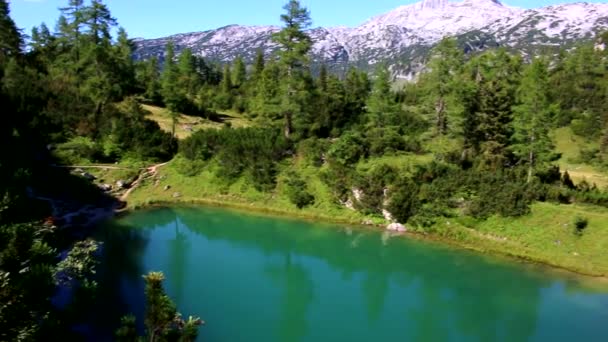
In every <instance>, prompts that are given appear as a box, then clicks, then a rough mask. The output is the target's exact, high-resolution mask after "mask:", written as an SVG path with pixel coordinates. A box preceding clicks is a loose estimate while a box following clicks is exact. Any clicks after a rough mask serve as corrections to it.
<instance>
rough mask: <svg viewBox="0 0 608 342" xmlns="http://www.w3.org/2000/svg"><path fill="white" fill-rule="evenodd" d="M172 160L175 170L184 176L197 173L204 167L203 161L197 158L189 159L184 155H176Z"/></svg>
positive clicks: (191, 175) (192, 175)
mask: <svg viewBox="0 0 608 342" xmlns="http://www.w3.org/2000/svg"><path fill="white" fill-rule="evenodd" d="M173 162H174V163H175V169H176V170H177V172H179V173H180V174H181V175H183V176H186V177H194V176H196V175H198V174H199V173H200V172H201V171H202V170H203V168H204V167H205V162H204V161H202V160H199V159H195V160H189V159H187V158H184V157H178V158H175V159H174V161H173Z"/></svg>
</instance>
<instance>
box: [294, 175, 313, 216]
mask: <svg viewBox="0 0 608 342" xmlns="http://www.w3.org/2000/svg"><path fill="white" fill-rule="evenodd" d="M288 177H289V178H288V179H287V186H288V188H287V197H289V201H291V203H293V204H294V205H295V206H296V207H298V209H302V208H304V207H306V206H309V205H311V204H313V203H314V202H315V197H314V196H313V195H312V194H310V193H309V192H308V190H307V187H306V182H304V181H303V180H302V179H301V178H300V177H299V176H298V175H297V174H295V173H291V174H289V176H288Z"/></svg>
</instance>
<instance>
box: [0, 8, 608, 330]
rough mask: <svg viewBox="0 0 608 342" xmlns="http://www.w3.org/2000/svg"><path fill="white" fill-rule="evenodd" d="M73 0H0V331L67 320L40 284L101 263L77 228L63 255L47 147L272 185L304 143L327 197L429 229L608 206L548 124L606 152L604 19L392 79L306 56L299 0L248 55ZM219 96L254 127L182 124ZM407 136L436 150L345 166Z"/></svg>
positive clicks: (301, 201) (294, 182) (402, 147)
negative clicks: (25, 20)
mask: <svg viewBox="0 0 608 342" xmlns="http://www.w3.org/2000/svg"><path fill="white" fill-rule="evenodd" d="M66 2H67V3H66V5H65V7H62V8H61V9H60V16H59V18H58V20H57V22H56V25H55V26H54V27H53V28H49V27H48V26H47V25H45V24H41V25H40V26H38V27H36V28H34V29H33V30H32V32H31V33H30V34H29V35H26V34H25V33H23V32H22V31H20V30H19V29H18V28H17V27H16V26H15V24H14V22H13V21H12V19H11V17H10V15H9V6H8V3H7V1H6V0H0V82H1V88H0V101H1V102H2V106H3V109H2V114H1V119H2V121H3V122H2V124H1V125H0V146H2V147H3V148H2V149H0V340H37V339H39V338H40V336H42V335H41V334H47V333H49V332H50V333H58V332H61V333H65V332H66V331H68V330H69V329H67V328H66V325H69V324H72V323H73V321H71V320H70V319H72V318H73V317H72V318H70V316H69V315H66V314H65V313H61V312H57V310H56V308H54V307H53V306H52V305H51V302H50V298H51V297H52V295H53V293H54V291H55V289H56V287H57V286H58V285H59V283H60V281H59V280H58V278H62V277H65V276H66V275H67V276H69V278H70V279H80V278H79V277H85V278H87V277H86V276H87V275H86V274H85V275H83V274H82V267H80V266H82V264H86V265H87V268H94V265H95V263H94V262H91V261H90V258H91V255H92V254H94V252H95V251H96V247H95V244H94V243H86V242H80V243H76V245H75V246H76V247H77V248H75V249H74V250H73V254H72V256H73V258H68V259H66V260H67V262H66V261H65V260H64V261H61V262H60V261H59V260H58V258H57V253H56V251H57V249H59V248H63V247H65V244H66V241H65V238H60V237H58V235H59V233H58V232H57V231H56V230H55V228H54V227H50V226H48V225H45V224H43V223H42V222H43V218H44V217H46V216H48V208H46V207H45V206H44V205H42V204H41V203H37V202H36V201H34V200H32V199H31V198H29V197H28V189H30V188H31V187H32V186H33V185H35V184H40V183H43V182H47V183H48V171H47V170H48V168H47V167H48V165H49V164H50V163H56V162H60V163H77V162H80V161H83V160H85V161H87V162H102V163H115V162H116V163H120V162H123V161H125V160H138V161H143V162H148V163H151V162H158V161H168V160H171V159H172V158H174V157H176V156H178V158H180V159H181V160H182V162H183V163H185V166H183V167H182V169H183V171H184V172H183V176H184V177H190V176H192V175H195V174H197V173H198V172H199V171H200V169H201V168H202V167H203V165H205V164H206V163H215V165H217V167H216V168H215V169H216V171H217V172H216V173H217V175H218V177H221V178H223V179H225V180H226V181H227V182H232V181H235V180H236V179H238V178H240V177H245V178H247V179H248V181H249V182H251V183H252V184H253V185H254V186H255V188H256V190H258V191H261V192H273V191H275V190H276V185H277V175H278V173H279V170H280V169H281V165H282V164H285V163H289V162H290V160H291V159H292V158H294V157H296V156H297V157H302V158H304V159H305V160H308V161H310V163H311V164H312V165H314V167H316V168H317V170H318V173H319V174H320V176H321V179H322V180H323V182H324V184H325V185H326V186H327V187H328V188H329V189H330V190H331V192H332V194H333V196H334V197H335V202H336V203H337V204H338V203H344V202H345V201H346V200H348V198H349V196H351V192H352V189H353V188H357V189H360V190H361V191H362V193H363V194H364V196H363V198H362V199H361V200H360V201H358V202H357V203H356V204H355V207H356V209H358V210H359V211H361V212H363V213H365V214H369V215H380V214H381V212H382V210H383V209H384V208H385V207H386V208H387V209H388V210H389V211H390V212H391V213H392V214H393V216H394V217H395V218H396V219H397V220H398V221H399V222H402V223H404V224H405V223H407V224H409V225H412V226H414V227H418V229H423V230H428V231H432V229H433V224H434V222H435V221H436V220H437V218H439V217H451V216H456V215H468V216H472V217H476V218H480V219H483V218H487V217H489V216H492V215H502V216H521V215H525V214H527V213H529V211H530V204H531V203H533V202H534V201H552V202H558V203H564V204H567V203H573V202H579V203H593V204H596V205H601V206H608V193H606V192H605V191H604V190H603V189H598V188H597V187H596V186H594V185H593V184H587V183H585V182H583V183H581V184H578V185H575V184H573V182H572V181H571V180H570V178H569V176H568V174H567V173H562V172H560V170H559V168H557V167H556V166H554V162H555V161H556V160H557V159H558V158H559V155H558V154H557V153H556V152H555V149H554V147H553V141H552V139H551V135H550V133H551V132H552V130H555V129H557V128H560V127H570V128H571V129H572V131H573V132H574V134H576V135H578V136H581V137H584V138H585V139H588V140H589V141H594V142H597V146H599V148H597V149H591V150H587V151H585V153H584V154H583V155H582V156H581V158H583V159H584V162H585V163H588V164H591V165H594V166H596V167H597V168H600V169H602V168H604V169H605V168H608V112H607V111H606V110H605V108H608V49H603V48H598V46H603V45H602V44H604V43H605V42H607V41H608V34H604V35H603V36H601V37H598V40H597V41H596V42H593V43H588V44H581V45H579V46H577V47H576V48H575V49H571V50H569V51H562V52H561V53H560V54H558V55H556V56H554V55H547V56H537V57H526V58H524V57H523V56H520V55H519V54H517V53H515V52H513V51H509V50H508V49H494V50H488V51H484V52H479V53H473V54H464V53H463V50H462V49H461V47H459V46H458V45H457V43H456V41H455V40H452V39H450V38H446V39H444V40H442V41H441V42H440V43H439V44H438V45H437V46H436V47H435V48H434V49H433V51H432V54H431V56H430V58H429V60H428V67H427V69H426V71H425V72H423V73H422V74H421V75H419V77H418V79H417V80H416V82H410V83H407V84H405V85H404V86H401V87H398V86H396V85H395V83H394V78H393V74H392V72H391V69H390V66H388V65H384V64H378V65H377V68H376V71H375V73H374V74H373V75H368V74H366V73H365V72H362V71H359V70H357V69H355V68H351V69H350V70H348V72H346V73H345V74H344V75H335V74H332V73H330V72H328V69H327V68H326V67H325V66H320V67H318V68H316V67H315V70H318V72H315V73H313V72H312V70H313V69H312V65H311V60H310V58H309V52H310V50H311V47H312V44H313V42H312V40H311V38H310V36H308V35H307V33H306V29H307V28H309V26H310V23H311V18H310V13H309V12H308V10H307V9H306V8H304V7H303V6H302V5H301V4H300V2H299V1H297V0H290V1H288V2H287V4H286V5H285V6H284V14H283V15H282V16H281V20H282V22H283V29H282V30H281V31H280V32H279V33H277V34H276V35H275V36H274V37H273V41H274V42H275V43H277V44H278V45H279V46H280V49H279V50H278V52H277V53H276V54H274V55H265V54H264V52H263V51H259V52H258V54H257V56H256V58H255V60H254V62H253V63H252V64H251V65H248V64H246V62H245V60H244V59H243V58H241V57H238V58H236V59H235V60H234V61H232V62H230V63H218V62H216V61H212V60H207V59H205V58H202V57H200V56H197V55H195V54H193V52H192V51H191V50H189V49H182V48H181V47H178V46H174V45H173V43H169V44H167V47H166V52H165V54H164V55H162V56H158V57H156V58H150V59H149V60H143V61H136V60H133V58H132V56H133V50H134V48H135V46H134V44H133V42H132V41H131V40H130V38H129V37H128V35H127V32H126V31H125V30H124V29H123V28H119V27H117V22H116V20H115V19H114V18H113V17H112V15H111V13H110V11H109V9H108V7H107V5H106V4H104V2H103V1H101V0H91V1H84V0H69V1H66ZM142 104H152V105H156V106H161V107H163V108H164V110H165V111H166V113H167V115H169V116H170V117H171V118H172V120H173V129H172V132H164V131H162V130H161V129H160V127H159V125H158V124H157V123H156V122H154V121H151V120H149V119H148V118H147V114H148V113H146V111H145V110H144V109H143V107H142ZM224 111H234V112H238V113H241V114H242V115H243V116H244V117H245V118H247V120H248V121H249V122H250V123H251V125H250V127H246V128H232V127H229V125H225V126H224V128H222V129H216V128H213V129H211V128H209V129H203V130H199V131H196V132H194V133H193V134H192V135H191V136H190V137H188V138H186V139H184V140H181V141H178V139H177V138H176V136H175V127H176V125H177V124H178V118H179V116H180V115H182V114H185V115H189V116H197V117H201V118H205V119H208V120H220V119H219V113H220V112H224ZM49 150H53V151H52V152H53V153H50V152H49ZM400 153H403V154H412V155H425V154H432V159H433V161H432V162H430V163H428V164H425V165H422V166H417V167H415V168H413V169H410V170H407V172H404V171H403V170H402V169H399V168H395V167H393V166H389V165H382V166H380V167H377V168H372V169H370V170H366V171H365V172H362V171H361V170H358V169H357V168H356V167H355V165H356V164H357V163H358V162H360V161H361V160H368V159H369V160H371V159H373V158H377V157H381V156H385V155H394V154H400ZM45 177H47V178H45ZM287 184H288V187H289V199H290V201H291V202H292V203H293V204H294V205H295V206H297V207H298V208H303V207H306V206H308V205H311V204H313V203H314V202H315V194H314V193H311V192H310V191H309V189H308V188H307V186H306V182H305V181H303V180H302V179H301V178H300V177H299V176H298V175H297V174H293V175H289V179H288V182H287ZM387 190H388V191H387ZM387 196H388V197H387ZM23 265H27V267H24V266H23ZM75 265H76V266H75ZM77 270H80V273H78V274H75V273H74V272H76V271H77ZM85 273H86V272H85ZM60 275H61V276H60ZM85 278H83V279H85ZM162 279H163V278H162V275H159V274H155V273H152V274H150V275H148V276H147V277H146V279H145V280H146V284H147V287H146V294H147V296H148V298H147V299H148V303H149V307H150V308H152V309H151V311H149V312H148V315H147V316H146V322H145V324H146V326H147V327H148V329H149V331H148V334H158V336H156V337H157V338H156V339H155V340H163V339H171V338H176V337H175V336H181V337H179V338H181V340H183V341H189V340H192V339H193V338H194V337H195V336H196V326H197V325H198V324H200V322H199V321H197V320H190V321H187V322H184V321H180V322H177V321H175V320H174V319H175V317H176V310H175V308H174V306H173V305H172V303H171V302H170V300H169V299H168V297H166V295H165V294H164V292H163V290H162V286H161V281H162ZM79 283H80V284H81V285H82V286H83V287H86V286H84V285H86V284H89V285H90V286H91V287H94V285H95V284H94V282H91V283H88V282H87V281H84V280H82V281H80V282H79ZM83 284H84V285H83ZM154 308H156V309H154ZM155 315H156V316H155ZM41 322H42V323H41ZM176 322H177V323H176ZM134 326H135V321H134V318H132V317H131V318H125V319H124V320H123V327H122V328H121V329H120V331H119V338H120V339H121V340H123V341H134V340H135V339H136V338H137V337H136V332H135V330H134V329H135V328H134ZM158 326H162V327H163V329H160V330H158ZM178 328H179V329H178ZM175 334H177V335H175ZM171 340H173V339H171Z"/></svg>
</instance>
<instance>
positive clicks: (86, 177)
mask: <svg viewBox="0 0 608 342" xmlns="http://www.w3.org/2000/svg"><path fill="white" fill-rule="evenodd" d="M80 175H81V176H82V177H84V178H85V179H87V180H90V181H94V180H96V179H97V177H95V176H93V175H92V174H90V173H88V172H83V173H81V174H80Z"/></svg>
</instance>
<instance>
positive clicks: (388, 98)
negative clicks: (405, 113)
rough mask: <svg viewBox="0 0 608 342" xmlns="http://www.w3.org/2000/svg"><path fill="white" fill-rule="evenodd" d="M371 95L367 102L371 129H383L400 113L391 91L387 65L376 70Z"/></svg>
mask: <svg viewBox="0 0 608 342" xmlns="http://www.w3.org/2000/svg"><path fill="white" fill-rule="evenodd" d="M374 77H375V78H374V81H373V86H372V91H371V94H370V96H369V98H368V100H367V103H366V105H367V106H366V107H367V113H368V126H369V127H383V126H385V125H387V124H388V122H389V120H390V119H391V116H394V115H396V114H397V112H398V111H399V104H398V103H397V102H396V101H395V98H394V96H393V92H392V90H391V82H390V73H389V71H388V68H387V67H386V65H384V64H382V65H379V66H378V67H377V68H376V73H375V75H374Z"/></svg>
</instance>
